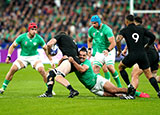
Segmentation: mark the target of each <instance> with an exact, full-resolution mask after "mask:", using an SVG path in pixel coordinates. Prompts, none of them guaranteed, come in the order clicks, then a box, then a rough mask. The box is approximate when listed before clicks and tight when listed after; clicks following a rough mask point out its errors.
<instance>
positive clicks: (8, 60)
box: [6, 42, 18, 64]
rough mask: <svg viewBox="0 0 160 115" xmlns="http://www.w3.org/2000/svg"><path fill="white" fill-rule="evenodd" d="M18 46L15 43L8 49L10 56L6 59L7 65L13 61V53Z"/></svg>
mask: <svg viewBox="0 0 160 115" xmlns="http://www.w3.org/2000/svg"><path fill="white" fill-rule="evenodd" d="M17 46H18V44H16V43H15V42H13V43H12V45H11V46H10V47H9V49H8V54H7V58H6V63H7V64H8V63H9V62H10V61H11V54H12V53H13V51H14V49H15V48H16V47H17Z"/></svg>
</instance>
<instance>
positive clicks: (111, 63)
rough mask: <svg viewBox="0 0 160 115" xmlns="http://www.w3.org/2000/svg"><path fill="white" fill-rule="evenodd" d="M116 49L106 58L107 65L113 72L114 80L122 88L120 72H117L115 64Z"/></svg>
mask: <svg viewBox="0 0 160 115" xmlns="http://www.w3.org/2000/svg"><path fill="white" fill-rule="evenodd" d="M115 57H116V55H115V49H113V50H111V51H110V52H109V54H108V56H107V57H105V64H106V65H107V68H108V70H109V71H110V72H111V74H112V77H113V79H114V80H115V82H116V84H117V86H118V87H122V85H121V82H120V79H119V75H118V72H117V71H116V69H115V67H114V64H115Z"/></svg>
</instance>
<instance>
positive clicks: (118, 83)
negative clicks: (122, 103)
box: [112, 71, 122, 88]
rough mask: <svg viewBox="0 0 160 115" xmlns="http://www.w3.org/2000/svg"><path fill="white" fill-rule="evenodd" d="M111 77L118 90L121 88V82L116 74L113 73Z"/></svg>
mask: <svg viewBox="0 0 160 115" xmlns="http://www.w3.org/2000/svg"><path fill="white" fill-rule="evenodd" d="M112 76H113V78H114V80H115V82H116V84H117V86H118V87H119V88H121V87H122V85H121V82H120V79H119V76H118V72H117V71H115V72H114V73H113V74H112Z"/></svg>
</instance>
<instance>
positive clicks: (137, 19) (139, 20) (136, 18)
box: [134, 16, 142, 24]
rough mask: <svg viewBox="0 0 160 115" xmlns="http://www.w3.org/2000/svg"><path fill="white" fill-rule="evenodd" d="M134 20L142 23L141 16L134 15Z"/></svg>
mask: <svg viewBox="0 0 160 115" xmlns="http://www.w3.org/2000/svg"><path fill="white" fill-rule="evenodd" d="M134 21H136V22H137V23H140V24H142V18H141V17H138V16H137V17H135V18H134Z"/></svg>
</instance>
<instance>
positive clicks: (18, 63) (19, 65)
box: [13, 57, 28, 70]
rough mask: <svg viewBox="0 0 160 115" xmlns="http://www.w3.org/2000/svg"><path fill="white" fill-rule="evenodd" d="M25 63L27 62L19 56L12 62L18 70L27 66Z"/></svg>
mask: <svg viewBox="0 0 160 115" xmlns="http://www.w3.org/2000/svg"><path fill="white" fill-rule="evenodd" d="M27 65H28V63H27V62H26V61H25V60H24V59H23V58H21V57H20V58H18V59H17V60H16V61H15V62H14V63H13V66H16V67H17V68H18V70H19V69H22V68H25V67H27Z"/></svg>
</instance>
